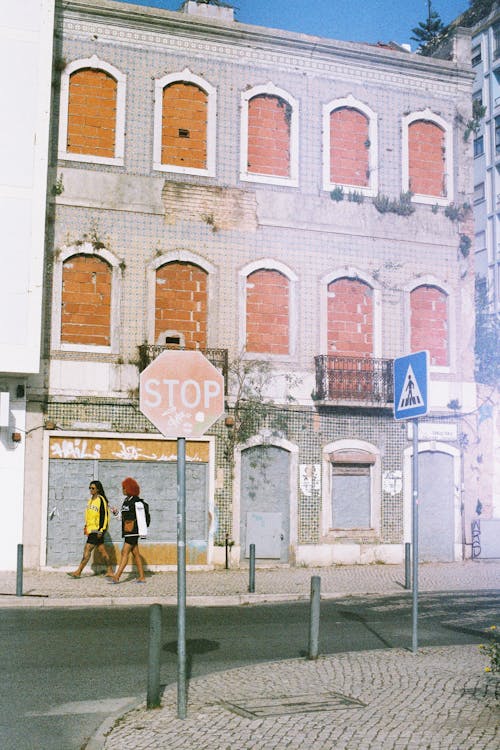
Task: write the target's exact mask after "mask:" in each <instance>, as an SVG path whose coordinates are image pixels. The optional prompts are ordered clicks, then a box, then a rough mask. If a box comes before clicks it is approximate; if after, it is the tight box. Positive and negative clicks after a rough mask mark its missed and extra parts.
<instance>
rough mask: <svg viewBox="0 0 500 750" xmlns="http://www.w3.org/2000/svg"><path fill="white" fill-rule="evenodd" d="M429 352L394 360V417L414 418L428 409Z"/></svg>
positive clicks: (415, 353) (425, 412) (416, 353)
mask: <svg viewBox="0 0 500 750" xmlns="http://www.w3.org/2000/svg"><path fill="white" fill-rule="evenodd" d="M428 380H429V352H427V351H422V352H414V353H413V354H408V355H407V356H406V357H398V358H397V359H395V360H394V419H413V418H414V417H420V416H422V415H423V414H427V411H428V390H429V388H428Z"/></svg>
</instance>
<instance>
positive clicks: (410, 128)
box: [403, 110, 453, 205]
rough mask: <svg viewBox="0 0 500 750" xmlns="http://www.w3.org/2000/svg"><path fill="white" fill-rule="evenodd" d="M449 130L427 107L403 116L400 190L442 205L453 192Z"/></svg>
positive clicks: (418, 198)
mask: <svg viewBox="0 0 500 750" xmlns="http://www.w3.org/2000/svg"><path fill="white" fill-rule="evenodd" d="M451 148H452V141H451V132H450V128H449V126H448V124H447V123H446V122H445V120H443V119H442V118H441V117H438V116H437V115H435V114H434V113H432V112H431V111H430V110H425V111H423V112H415V113H413V114H411V115H408V116H407V117H405V118H403V190H404V191H410V192H411V193H413V199H414V200H416V201H419V202H421V203H439V204H441V205H444V204H445V203H446V202H447V201H449V200H450V197H452V196H453V179H452V178H453V172H452V168H451Z"/></svg>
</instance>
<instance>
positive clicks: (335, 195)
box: [330, 185, 344, 203]
mask: <svg viewBox="0 0 500 750" xmlns="http://www.w3.org/2000/svg"><path fill="white" fill-rule="evenodd" d="M330 198H331V199H332V201H335V202H336V203H340V201H343V200H344V188H343V187H342V185H337V187H334V188H333V190H332V191H331V192H330Z"/></svg>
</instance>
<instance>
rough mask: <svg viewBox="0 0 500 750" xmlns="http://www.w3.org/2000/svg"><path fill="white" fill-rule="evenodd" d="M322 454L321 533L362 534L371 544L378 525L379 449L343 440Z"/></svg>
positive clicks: (377, 532)
mask: <svg viewBox="0 0 500 750" xmlns="http://www.w3.org/2000/svg"><path fill="white" fill-rule="evenodd" d="M323 450H324V454H323V457H324V463H323V478H324V481H323V514H322V515H323V529H324V533H325V534H333V535H334V537H342V536H351V535H352V534H356V533H363V535H368V536H369V537H370V538H373V540H375V539H376V538H377V537H378V535H379V534H380V522H381V517H380V515H381V507H380V501H381V497H380V471H381V466H380V451H379V449H378V448H377V447H376V446H375V445H373V444H371V443H367V442H365V441H363V440H357V439H344V440H337V441H335V442H334V443H330V444H329V445H326V446H325V447H324V449H323ZM354 538H355V537H354Z"/></svg>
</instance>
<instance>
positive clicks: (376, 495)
mask: <svg viewBox="0 0 500 750" xmlns="http://www.w3.org/2000/svg"><path fill="white" fill-rule="evenodd" d="M351 451H355V452H359V453H366V454H367V463H368V464H369V466H370V528H369V529H366V530H364V531H366V535H368V534H373V535H374V536H375V537H376V538H378V537H379V536H380V529H381V509H382V472H381V454H380V449H379V448H377V446H375V445H373V444H372V443H368V442H366V441H365V440H357V439H355V438H348V439H345V440H335V441H334V442H332V443H328V445H325V446H324V447H323V462H322V463H323V467H322V471H323V481H322V495H323V502H322V510H321V527H322V532H323V536H326V537H328V536H329V535H335V534H336V532H344V533H346V534H347V536H348V535H349V531H350V530H349V529H347V528H339V529H335V528H334V527H333V525H332V521H333V496H332V466H333V464H332V462H331V460H330V454H332V453H342V452H346V453H349V452H351ZM369 456H373V457H374V458H375V463H371V461H369V460H368V457H369ZM361 463H362V462H361V461H360V462H358V463H353V466H359V465H360V464H361Z"/></svg>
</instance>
